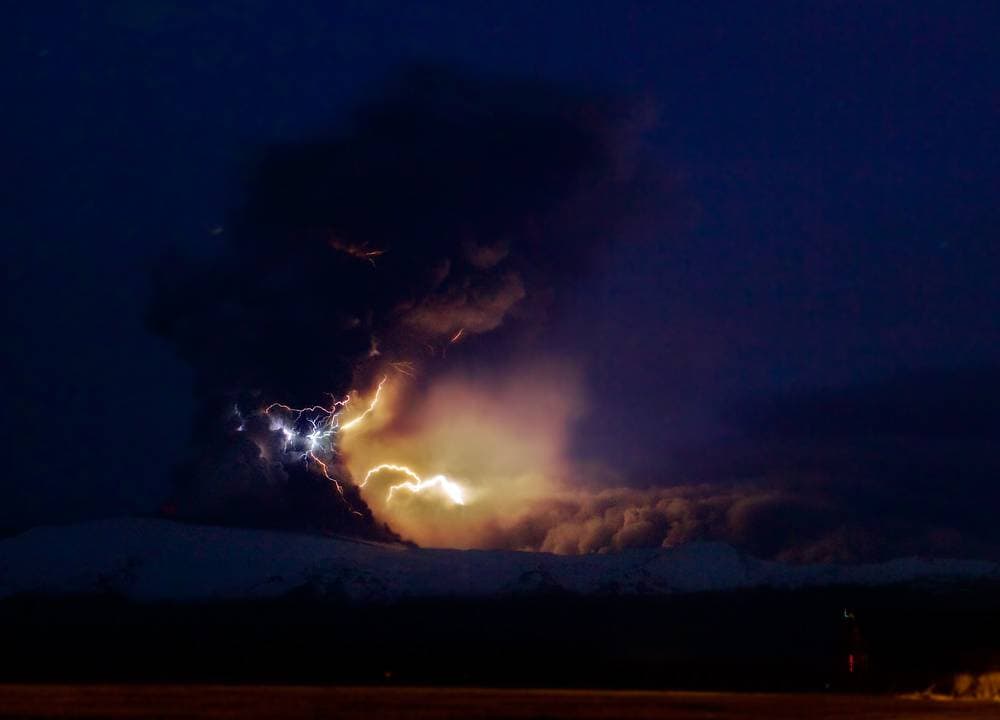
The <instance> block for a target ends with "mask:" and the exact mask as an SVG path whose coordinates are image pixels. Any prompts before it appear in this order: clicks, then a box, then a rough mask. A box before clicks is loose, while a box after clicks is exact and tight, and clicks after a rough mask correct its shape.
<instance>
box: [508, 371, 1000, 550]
mask: <svg viewBox="0 0 1000 720" xmlns="http://www.w3.org/2000/svg"><path fill="white" fill-rule="evenodd" d="M732 421H733V424H734V427H735V430H736V431H737V433H738V437H737V439H735V440H732V441H730V442H727V443H724V444H719V445H716V446H713V447H712V448H709V449H707V450H705V451H702V452H699V453H696V454H691V455H689V456H688V457H686V458H685V459H684V460H683V461H681V462H679V463H678V464H677V466H676V467H675V468H674V470H673V476H674V478H675V480H677V482H676V483H675V484H672V485H670V486H669V487H652V488H648V489H635V488H618V489H609V490H603V491H594V490H591V491H581V492H574V493H570V494H567V495H565V496H562V497H559V498H553V499H551V500H549V501H546V502H543V503H539V504H538V505H537V506H535V507H533V508H532V509H531V510H530V511H529V512H527V513H526V514H524V515H523V516H521V517H519V518H517V519H516V520H515V521H514V522H512V523H510V524H509V525H505V526H503V527H498V528H495V529H494V536H493V540H492V542H494V543H495V544H497V545H499V546H503V547H511V548H520V549H531V550H549V551H553V552H562V553H579V552H609V551H616V550H621V549H625V548H631V547H657V546H672V545H677V544H681V543H685V542H690V541H693V540H721V541H725V542H728V543H731V544H733V545H735V546H737V547H740V548H742V549H744V550H747V551H748V552H750V553H752V554H754V555H758V556H760V557H765V558H774V559H780V560H787V561H796V562H820V561H834V562H857V561H868V560H881V559H887V558H891V557H899V556H906V555H923V554H926V555H934V556H967V557H985V558H998V557H1000V524H998V523H997V521H996V517H997V508H998V507H1000V453H998V451H997V448H1000V368H980V369H973V370H963V371H943V370H939V371H927V372H909V373H901V374H898V375H896V376H894V377H891V378H888V379H885V380H883V381H881V382H870V383H865V384H858V385H856V386H848V387H841V388H827V389H821V390H813V391H809V392H803V393H791V394H788V395H785V396H782V397H776V398H767V399H765V400H758V401H755V402H752V403H749V404H746V405H744V406H743V407H741V408H740V409H739V410H738V411H737V412H735V413H734V414H733V416H732Z"/></svg>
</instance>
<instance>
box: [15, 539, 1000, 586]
mask: <svg viewBox="0 0 1000 720" xmlns="http://www.w3.org/2000/svg"><path fill="white" fill-rule="evenodd" d="M969 579H994V580H996V579H1000V566H998V565H997V564H995V563H989V562H979V561H965V560H922V559H916V558H907V559H901V560H893V561H890V562H886V563H879V564H870V565H855V566H836V565H803V566H789V565H783V564H781V563H774V562H766V561H762V560H758V559H755V558H752V557H749V556H746V555H743V554H741V553H739V552H738V551H736V550H735V549H733V548H732V547H729V546H728V545H724V544H719V543H694V544H690V545H685V546H682V547H678V548H662V549H649V550H634V551H627V552H622V553H618V554H608V555H584V556H560V555H549V554H543V553H520V552H509V551H482V550H431V549H415V548H409V547H405V546H400V545H388V544H377V543H370V542H359V541H353V540H349V539H343V538H325V537H316V536H308V535H295V534H290V533H280V532H268V531H259V530H239V529H232V528H221V527H207V526H195V525H184V524H177V523H173V522H170V521H166V520H153V519H115V520H105V521H100V522H93V523H86V524H79V525H71V526H66V527H44V528H36V529H33V530H30V531H28V532H25V533H23V534H21V535H18V536H16V537H12V538H7V539H4V540H0V597H5V596H10V595H14V594H17V593H24V592H40V593H52V594H64V593H106V592H114V593H120V594H123V595H125V596H127V597H130V598H133V599H137V600H160V599H171V600H207V599H231V598H253V597H276V596H281V595H285V594H288V593H294V592H309V593H317V594H330V595H337V596H346V597H349V598H353V599H357V600H380V601H391V600H395V599H403V598H412V597H483V596H491V595H510V594H519V593H538V592H571V593H577V594H598V593H611V594H622V595H630V594H646V593H679V592H698V591H706V590H730V589H738V588H751V587H776V588H801V587H813V586H828V585H884V584H893V583H903V582H912V581H921V580H941V581H960V580H969Z"/></svg>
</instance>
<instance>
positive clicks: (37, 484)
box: [0, 1, 1000, 559]
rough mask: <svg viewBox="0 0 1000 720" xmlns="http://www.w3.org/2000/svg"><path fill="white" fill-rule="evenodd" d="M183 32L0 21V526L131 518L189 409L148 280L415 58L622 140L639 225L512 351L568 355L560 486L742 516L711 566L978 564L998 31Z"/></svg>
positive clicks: (981, 27)
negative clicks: (582, 112)
mask: <svg viewBox="0 0 1000 720" xmlns="http://www.w3.org/2000/svg"><path fill="white" fill-rule="evenodd" d="M213 6H214V8H213V9H212V10H205V9H198V10H193V9H191V7H194V6H188V4H186V3H172V2H167V1H162V2H108V3H89V2H79V3H72V2H55V3H24V4H19V5H17V6H14V5H11V6H9V7H8V8H6V10H5V12H4V15H5V18H4V23H3V26H4V29H3V31H2V34H3V41H2V43H0V48H2V49H0V53H2V54H3V57H4V63H3V65H2V70H0V93H2V97H3V100H2V103H3V108H4V109H3V113H2V116H0V117H2V121H0V127H2V129H3V145H2V148H3V157H4V172H3V173H2V174H0V183H2V185H0V192H2V196H3V198H4V201H3V204H2V207H0V223H2V225H0V230H2V234H3V248H4V266H5V268H6V273H5V275H6V281H5V283H4V291H5V298H4V300H5V308H6V335H7V340H6V342H5V343H4V345H5V348H6V352H5V356H6V359H5V366H6V367H5V371H4V377H5V383H4V384H5V386H6V389H5V390H4V396H5V397H6V399H7V405H6V407H7V410H6V412H5V413H4V415H5V424H6V426H7V429H6V430H5V431H4V436H5V437H6V438H7V442H6V443H5V447H6V453H5V454H6V457H5V466H6V467H5V470H4V472H3V473H2V476H0V483H2V485H0V493H2V495H0V527H10V528H15V527H24V526H28V525H34V524H39V523H47V522H66V521H72V520H78V519H83V518H92V517H101V516H109V515H119V514H123V513H137V512H153V511H156V510H157V509H158V508H159V507H160V505H161V503H162V502H163V501H164V498H165V497H167V495H168V493H169V487H170V480H169V476H170V473H171V469H172V467H174V466H175V465H176V463H177V462H178V460H179V458H180V457H181V456H182V454H183V451H184V447H185V444H186V443H187V440H188V437H189V435H190V433H191V422H192V421H191V416H192V406H193V401H192V393H191V371H190V369H189V368H188V367H187V366H186V365H185V364H184V363H183V362H182V361H181V360H180V359H178V358H177V355H176V353H175V352H174V350H173V348H172V347H171V346H170V345H169V343H167V342H164V341H163V340H162V339H160V338H158V337H156V336H154V334H153V333H151V332H149V330H148V328H147V319H146V313H147V307H148V304H149V300H150V293H151V278H152V277H153V275H154V271H155V270H156V268H157V267H158V266H160V265H161V264H162V263H163V262H164V260H163V258H164V257H165V256H166V255H167V254H168V253H169V252H171V251H172V250H171V249H175V250H179V251H181V252H183V253H186V254H193V255H194V256H196V257H210V256H212V255H213V253H215V252H217V251H218V249H219V248H220V247H221V245H222V244H223V243H224V242H226V240H227V237H228V235H229V234H230V233H231V232H232V231H231V226H230V224H229V218H230V211H231V210H232V209H233V208H234V207H235V206H237V205H239V204H240V203H241V202H242V201H243V199H244V189H245V184H246V183H245V178H246V177H247V174H248V173H249V168H250V167H252V165H253V163H254V162H255V159H256V158H258V157H259V154H260V151H261V148H265V147H268V146H272V145H274V144H275V143H281V142H297V141H304V140H309V139H310V138H312V137H314V136H316V135H317V134H322V133H324V132H325V131H326V130H327V129H328V128H330V127H332V126H336V125H338V124H339V123H340V122H341V121H342V120H343V118H344V117H345V116H346V115H347V114H348V113H350V112H351V111H352V110H353V108H355V107H356V106H357V104H358V102H359V101H360V100H361V99H363V98H367V97H370V96H372V95H373V94H377V92H378V89H379V88H381V87H382V86H383V85H384V84H385V83H386V81H387V78H391V77H394V76H395V75H396V74H397V73H398V72H399V69H400V68H401V67H408V66H412V65H413V64H414V63H434V64H435V65H437V66H440V67H447V68H453V69H454V71H455V72H460V73H462V74H463V77H466V78H476V77H480V76H481V77H484V78H486V77H494V76H496V75H502V76H503V77H510V78H519V79H522V80H523V81H525V82H542V83H547V84H550V85H551V86H552V87H557V88H564V89H565V92H567V93H575V94H580V95H590V96H593V97H615V98H624V99H627V100H628V103H629V107H630V108H632V109H633V110H632V112H633V113H634V114H635V117H636V120H635V122H636V124H637V125H638V126H641V127H639V128H638V129H637V130H636V132H635V133H634V135H633V141H634V142H635V143H638V145H637V148H638V150H637V154H638V156H640V157H641V158H642V161H643V163H644V165H645V166H648V167H649V168H652V169H653V170H652V171H651V173H650V175H649V177H650V178H651V179H650V180H649V182H648V184H646V185H643V186H642V187H640V188H639V189H638V191H637V192H638V193H639V194H640V195H641V197H642V201H641V202H639V203H637V204H636V210H635V212H634V213H632V214H631V215H630V216H629V217H628V218H627V219H626V221H625V222H622V223H619V224H617V225H616V227H615V230H614V237H609V238H606V239H607V240H608V243H607V244H608V248H607V250H606V251H605V252H602V253H601V254H600V255H599V257H598V258H597V259H596V260H595V261H594V264H593V266H592V267H588V268H582V269H577V268H576V267H575V266H574V268H573V270H572V272H566V273H561V274H560V278H561V279H560V281H559V293H560V294H559V300H558V303H556V304H555V305H554V306H553V308H552V309H551V312H550V313H549V318H548V320H547V325H546V330H545V332H544V333H543V334H540V335H537V336H534V339H533V342H535V343H537V344H539V345H540V346H542V347H544V349H545V351H546V352H552V353H556V354H560V355H563V356H571V357H574V358H578V359H580V363H581V367H582V372H583V375H584V386H585V387H586V390H587V395H588V397H589V398H590V402H589V403H588V404H589V408H588V411H587V414H586V415H585V416H584V417H582V418H580V419H579V421H578V422H577V424H576V426H575V428H574V432H573V438H572V446H573V455H574V457H575V458H576V459H577V460H578V461H579V462H581V463H588V464H590V465H599V466H601V467H606V468H614V478H613V483H614V485H615V486H616V487H618V486H625V487H632V488H643V487H647V486H656V487H671V486H675V485H684V486H688V487H689V486H692V485H695V484H697V485H709V486H713V487H732V486H733V484H734V483H737V484H740V486H741V487H743V486H748V487H753V488H754V489H755V492H756V493H757V495H755V497H757V498H758V501H755V502H753V503H749V504H746V505H745V506H743V505H741V506H740V508H741V509H740V511H739V512H740V513H742V514H743V515H741V517H743V516H744V515H749V516H752V519H746V518H744V519H743V520H741V521H739V522H733V523H732V528H733V530H732V532H730V533H729V535H727V536H726V538H725V539H727V540H730V541H733V542H737V543H741V544H743V545H744V546H746V547H747V548H749V549H750V550H752V551H754V552H758V553H760V554H764V555H773V554H775V553H776V552H777V550H779V549H781V548H786V549H787V547H788V546H789V543H791V544H792V545H794V544H795V542H796V538H799V537H801V538H802V545H803V547H805V546H808V547H809V548H810V549H809V551H808V552H803V553H802V554H800V555H796V554H795V553H792V554H791V555H789V556H790V557H802V558H807V559H808V558H820V557H823V558H825V557H835V558H843V559H856V558H861V557H867V556H878V555H882V554H897V553H901V552H928V553H938V554H975V555H989V556H996V555H997V554H998V549H1000V527H998V526H997V524H996V523H995V521H994V516H995V508H996V507H1000V484H998V481H1000V457H998V456H1000V453H998V451H997V447H1000V445H998V440H1000V292H997V280H996V278H997V275H998V273H1000V152H998V147H1000V133H998V130H997V128H998V127H1000V104H998V103H1000V82H998V80H1000V71H998V68H1000V44H998V43H997V41H996V39H997V37H998V36H1000V7H998V6H997V5H996V4H995V3H989V2H983V3H974V2H965V3H948V2H940V3H923V2H906V3H904V2H899V3H891V2H886V3H876V2H866V3H825V2H815V3H778V2H775V3H732V4H730V3H692V4H689V5H687V6H682V7H674V6H673V5H672V4H667V3H624V2H612V3H598V2H588V3H572V2H532V3H528V2H504V3H463V2H454V3H441V2H422V3H410V2H400V3H391V2H377V3H367V2H357V3H325V2H300V3H295V4H294V9H290V8H289V6H288V5H287V4H285V3H276V2H274V3H272V2H263V1H254V2H244V3H213ZM573 251H574V249H573V247H567V248H566V252H568V253H570V254H572V253H573ZM567 262H569V261H567ZM566 276H568V278H569V279H568V280H567V279H566ZM503 341H504V340H503V337H499V338H497V339H495V340H493V341H492V342H493V343H494V345H497V344H501V343H502V342H503ZM522 341H523V339H522V340H519V342H522ZM489 343H490V341H489V340H487V341H486V347H487V348H488V349H489V352H495V351H496V348H495V347H492V348H491V347H489ZM456 355H457V357H456V359H455V362H456V363H468V364H470V365H473V366H474V365H475V363H476V350H475V348H474V347H473V346H472V345H471V343H470V345H469V349H468V350H467V351H465V354H464V355H463V354H462V353H458V352H456ZM598 475H599V473H598ZM595 482H597V483H598V485H599V481H595V480H593V479H590V480H588V483H589V485H588V487H589V488H590V490H595V489H597V490H599V489H600V488H599V487H597V488H595V487H594V486H593V485H594V483H595ZM815 528H820V529H822V530H823V531H824V532H823V534H822V536H818V535H816V534H815V532H814V531H815ZM876 528H877V529H878V531H877V532H876V530H875V529H876ZM876 535H877V537H876ZM789 538H791V540H790V539H789ZM833 545H836V549H831V547H832V546H833ZM823 548H825V549H823Z"/></svg>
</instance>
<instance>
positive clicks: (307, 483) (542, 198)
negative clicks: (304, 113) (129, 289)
mask: <svg viewBox="0 0 1000 720" xmlns="http://www.w3.org/2000/svg"><path fill="white" fill-rule="evenodd" d="M634 117H635V114H634V113H631V112H630V111H628V110H622V109H621V108H615V107H613V106H612V105H611V104H610V103H607V102H595V101H593V100H591V99H586V98H580V97H577V96H574V95H570V94H567V93H563V92H559V91H557V90H556V89H554V88H552V87H548V86H543V85H539V84H531V83H521V82H510V81H505V80H498V79H495V78H489V79H482V78H474V77H468V76H464V75H461V74H457V73H453V72H450V71H445V70H441V69H440V68H426V67H422V68H417V69H412V70H409V71H406V72H404V73H402V74H401V75H400V76H399V77H398V79H397V80H396V81H395V82H393V83H391V84H390V86H389V87H388V90H387V92H386V93H384V94H383V95H382V96H381V97H378V98H376V99H375V100H373V101H370V102H367V103H365V104H363V105H362V106H361V107H360V109H359V110H358V111H357V112H356V113H354V114H353V115H352V116H351V118H350V120H349V121H348V122H347V123H345V124H344V125H343V127H341V128H340V130H339V131H337V132H336V133H333V134H331V135H329V136H327V137H324V138H319V139H317V140H314V141H310V142H303V143H300V144H289V145H281V146H276V147H271V148H269V149H267V150H265V151H264V152H263V153H262V154H261V157H260V159H259V162H258V163H257V164H256V165H255V170H254V171H253V172H252V173H251V174H250V176H249V178H248V181H247V184H246V201H245V203H244V204H243V205H242V207H241V208H240V209H239V210H238V212H236V213H235V214H234V216H233V218H232V219H231V222H230V223H229V224H228V225H227V232H226V235H225V236H226V237H227V238H228V244H227V246H226V247H225V248H224V250H223V251H222V252H221V254H219V255H218V256H217V257H215V258H213V259H211V260H208V261H204V262H198V261H181V260H177V259H174V260H171V261H169V262H164V263H163V264H162V267H161V269H160V271H159V272H158V274H157V277H156V283H155V289H154V297H153V301H152V306H151V309H150V313H149V322H150V326H151V327H152V329H153V330H154V331H155V332H156V333H158V334H159V335H161V336H162V337H164V338H166V339H167V340H169V341H170V342H171V343H172V344H173V345H174V346H175V347H176V348H177V350H178V352H179V353H180V355H181V356H182V357H183V358H184V360H186V361H187V362H188V363H189V364H190V365H191V367H192V369H193V373H194V384H195V397H196V403H197V411H196V412H197V416H196V418H195V421H194V434H193V441H192V447H191V453H190V457H189V459H188V461H187V462H185V463H184V464H183V465H182V466H181V467H180V468H179V469H178V472H177V486H176V491H175V493H174V497H173V498H172V499H171V501H170V503H169V504H168V507H169V509H170V511H171V512H174V513H176V514H177V515H179V516H181V517H185V518H191V519H198V520H208V521H213V522H221V523H229V524H238V525H258V526H259V525H262V526H271V527H275V526H276V527H289V528H304V529H310V530H325V531H336V532H348V533H352V534H356V535H361V536H367V537H374V538H389V537H394V536H395V535H394V533H393V532H392V531H390V530H389V529H388V528H387V527H386V526H385V525H384V524H381V523H380V522H378V521H376V518H375V517H374V516H373V514H372V511H371V509H370V508H369V503H368V502H366V500H371V502H375V503H376V504H377V506H378V507H379V509H380V511H382V510H384V509H385V507H388V504H389V503H395V504H396V505H398V506H403V505H405V504H407V503H410V504H412V503H413V502H415V498H416V497H417V496H421V495H422V493H424V492H433V493H438V494H439V495H440V494H441V493H443V495H442V497H445V498H449V499H450V500H452V501H455V502H458V501H462V502H464V501H465V498H464V496H463V495H462V493H463V492H465V491H467V492H469V493H470V497H471V495H472V494H474V493H476V492H477V491H478V490H477V488H476V485H475V479H474V478H469V479H468V483H469V485H468V487H467V488H466V490H460V489H458V486H457V485H453V484H450V483H451V481H450V480H448V478H447V477H442V478H439V477H438V475H439V474H440V472H439V471H438V470H437V469H436V468H434V467H431V465H432V463H431V462H430V459H428V460H427V466H428V467H427V473H428V474H427V476H426V477H424V476H423V475H420V474H415V475H407V474H406V473H405V472H402V471H394V472H395V473H396V474H395V475H392V474H391V472H389V471H385V472H384V474H383V473H382V471H380V472H378V473H375V476H373V477H371V478H369V480H368V483H366V484H365V485H366V488H368V490H367V491H366V492H365V494H364V495H362V493H361V492H359V489H358V487H359V484H360V483H362V482H364V477H359V476H358V474H359V473H360V472H365V474H366V475H367V471H368V470H369V469H370V468H371V467H375V466H377V465H379V464H386V463H388V464H392V463H393V461H394V457H392V456H391V455H386V456H384V457H378V456H377V455H376V454H375V453H374V450H373V449H374V448H377V447H378V442H377V434H375V433H376V430H377V428H376V427H375V426H372V427H367V426H366V424H367V423H375V422H376V420H377V418H379V414H378V407H377V406H378V405H379V403H380V402H382V401H383V400H388V399H390V398H394V400H393V406H394V407H395V408H397V409H398V410H399V411H400V412H401V414H403V415H404V416H405V415H406V414H407V408H406V407H402V406H400V402H402V401H404V400H406V401H407V402H412V403H414V404H415V405H418V406H419V408H420V412H426V413H441V412H443V411H442V410H441V409H440V408H439V407H438V405H437V404H436V403H438V399H439V398H440V397H441V395H442V394H444V395H447V393H449V392H455V393H458V392H466V390H461V391H460V390H456V389H455V387H454V386H450V389H449V386H448V385H447V383H445V384H444V385H439V384H434V385H433V387H435V388H438V390H437V391H436V392H437V393H438V394H437V395H431V396H429V397H428V398H425V399H423V400H421V394H422V392H423V391H425V390H426V389H427V388H428V387H430V386H431V385H430V384H429V382H428V378H430V377H433V376H434V373H435V372H437V371H438V370H439V369H440V367H442V364H443V363H446V362H447V355H448V350H449V348H451V347H453V346H455V345H457V344H461V345H463V346H465V345H466V344H468V345H469V346H470V347H471V346H472V345H473V344H474V343H475V342H476V341H477V336H480V335H482V334H484V333H488V332H490V331H494V330H496V329H497V328H500V327H501V326H504V325H506V324H507V323H508V321H509V320H510V319H511V318H512V317H515V316H516V317H517V318H518V319H519V320H521V321H526V322H535V321H536V320H537V318H539V317H540V316H542V315H543V313H542V310H543V309H544V308H545V306H546V304H547V303H551V302H552V298H553V295H554V293H556V292H557V291H558V288H559V287H560V285H561V284H563V283H564V282H565V281H566V280H567V279H569V278H572V277H573V276H574V275H575V274H577V273H579V272H580V271H581V269H582V267H583V266H584V265H585V263H586V261H587V258H588V257H590V256H592V255H593V253H594V251H595V250H596V249H597V247H598V246H599V245H600V244H601V243H602V242H604V241H606V240H607V238H609V237H610V236H611V235H612V229H613V227H614V226H615V224H616V223H617V221H618V220H619V219H620V218H621V217H623V216H624V215H625V214H627V213H628V212H629V205H630V203H631V199H632V198H633V197H634V196H635V192H634V187H633V186H634V184H635V183H636V182H637V180H636V173H635V163H634V162H632V161H631V160H630V159H629V158H627V157H624V156H623V154H622V152H623V150H622V149H623V148H625V147H627V146H628V142H622V138H623V136H624V135H626V134H628V133H630V132H632V128H633V127H634V123H635V119H634ZM401 388H408V389H406V390H401ZM418 401H419V402H418ZM387 407H388V405H387ZM378 422H380V423H383V424H384V423H385V422H386V420H385V418H384V417H382V419H381V420H378ZM397 422H403V420H398V421H397ZM500 425H501V426H502V425H503V423H500ZM361 431H364V432H365V433H368V435H367V436H366V437H367V439H366V441H365V443H358V444H357V447H356V451H357V455H356V456H355V457H354V458H353V459H352V458H351V456H350V453H348V452H345V451H344V447H345V444H344V443H345V438H347V437H349V436H350V434H351V433H355V432H361ZM393 432H394V433H395V434H394V435H393V437H399V434H398V430H396V431H393ZM495 440H496V442H495V443H494V444H493V447H499V446H501V445H502V443H503V442H504V439H503V438H502V437H500V438H496V439H495ZM479 441H480V442H479V445H478V446H477V447H479V450H480V451H481V452H482V453H484V454H485V453H487V452H488V448H487V447H486V445H485V441H484V440H483V439H482V438H479ZM470 442H472V440H470ZM348 444H349V441H348ZM473 444H475V443H473ZM386 449H387V450H388V449H389V448H386ZM502 456H503V452H500V453H499V454H498V455H497V457H498V458H502ZM496 462H501V460H497V461H496ZM464 467H465V466H464V465H462V463H461V462H457V463H456V468H457V469H459V470H461V469H462V468H464ZM390 481H392V482H393V483H394V484H398V485H399V486H400V487H399V488H398V489H394V490H392V499H391V500H390V499H389V497H388V493H389V489H391V488H386V494H385V495H384V496H382V497H379V498H377V500H372V498H374V497H375V494H374V493H373V492H372V491H373V489H374V488H375V487H383V486H384V484H385V483H388V482H390ZM515 482H528V480H526V479H523V478H522V479H520V480H516V481H515ZM406 483H410V485H407V484H406ZM369 484H370V487H369ZM494 499H495V501H496V502H497V503H500V504H502V503H503V497H502V495H501V494H499V493H495V494H494ZM419 516H420V514H419V513H415V514H414V517H419ZM381 517H383V518H385V517H390V518H392V519H393V521H396V520H398V521H399V523H400V524H401V525H402V526H405V527H406V528H407V531H408V532H410V533H412V534H413V535H414V536H418V537H422V538H423V537H428V539H429V536H427V535H426V533H423V532H421V531H420V530H419V528H418V527H417V524H416V523H415V522H413V521H411V522H409V523H407V522H405V521H404V520H403V519H402V516H401V515H395V514H392V513H384V514H382V515H381Z"/></svg>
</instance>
